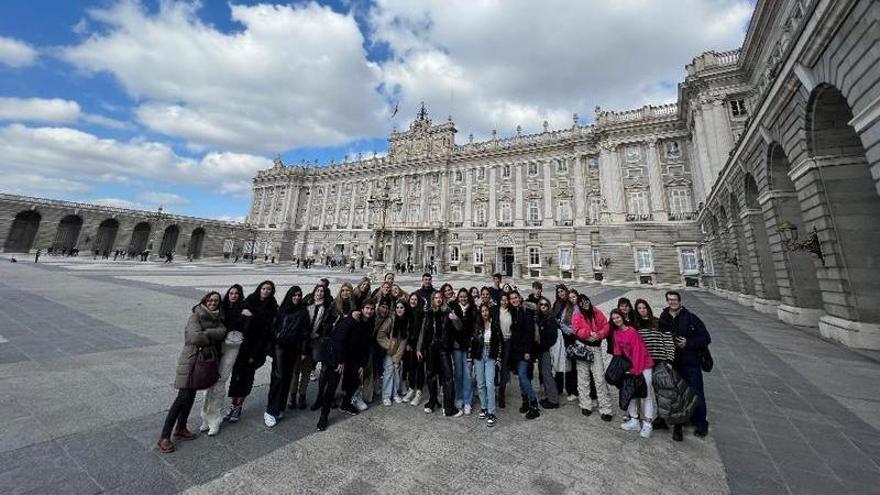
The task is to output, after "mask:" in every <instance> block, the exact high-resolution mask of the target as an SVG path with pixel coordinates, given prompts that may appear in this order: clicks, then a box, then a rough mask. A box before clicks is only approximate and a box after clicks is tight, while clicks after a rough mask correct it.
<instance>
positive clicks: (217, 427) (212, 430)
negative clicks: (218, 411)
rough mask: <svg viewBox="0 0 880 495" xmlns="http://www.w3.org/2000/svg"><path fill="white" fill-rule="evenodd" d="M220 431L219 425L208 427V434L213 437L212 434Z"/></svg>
mask: <svg viewBox="0 0 880 495" xmlns="http://www.w3.org/2000/svg"><path fill="white" fill-rule="evenodd" d="M218 433H220V427H219V426H215V427H213V428H208V436H209V437H213V436H214V435H216V434H218Z"/></svg>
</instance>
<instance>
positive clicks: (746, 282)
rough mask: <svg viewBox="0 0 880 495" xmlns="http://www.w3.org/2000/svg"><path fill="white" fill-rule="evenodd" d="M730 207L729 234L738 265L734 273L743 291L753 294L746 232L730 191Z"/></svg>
mask: <svg viewBox="0 0 880 495" xmlns="http://www.w3.org/2000/svg"><path fill="white" fill-rule="evenodd" d="M727 203H728V205H729V207H730V215H731V217H730V219H731V223H730V226H731V235H732V236H733V249H734V252H735V253H736V259H737V261H738V263H737V264H738V266H736V267H735V268H736V274H737V277H738V279H739V285H740V288H741V290H742V292H743V293H745V294H749V295H755V283H754V278H753V276H752V260H751V258H750V257H749V250H748V249H747V247H746V234H745V231H744V229H743V225H742V219H741V211H740V209H741V208H740V204H739V201H738V200H737V198H736V195H735V194H733V192H732V191H731V192H730V194H729V197H728V200H727Z"/></svg>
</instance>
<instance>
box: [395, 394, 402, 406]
mask: <svg viewBox="0 0 880 495" xmlns="http://www.w3.org/2000/svg"><path fill="white" fill-rule="evenodd" d="M401 402H403V397H401V396H399V395H395V396H394V403H395V404H400V403H401Z"/></svg>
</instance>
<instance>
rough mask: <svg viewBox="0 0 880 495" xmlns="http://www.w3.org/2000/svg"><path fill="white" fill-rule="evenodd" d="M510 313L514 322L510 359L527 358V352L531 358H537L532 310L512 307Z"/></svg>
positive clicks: (512, 360)
mask: <svg viewBox="0 0 880 495" xmlns="http://www.w3.org/2000/svg"><path fill="white" fill-rule="evenodd" d="M510 315H511V316H512V317H513V324H512V325H511V326H510V359H511V362H512V363H516V362H518V361H522V360H523V359H525V356H524V355H525V354H530V356H529V359H534V358H535V355H534V354H535V348H536V346H535V345H536V342H535V319H534V317H532V312H531V311H526V310H525V309H524V308H514V307H513V306H511V307H510Z"/></svg>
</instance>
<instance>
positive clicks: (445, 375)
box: [158, 272, 710, 453]
mask: <svg viewBox="0 0 880 495" xmlns="http://www.w3.org/2000/svg"><path fill="white" fill-rule="evenodd" d="M501 281H502V280H501V275H500V274H495V275H494V276H493V284H492V286H487V287H483V288H482V289H477V288H476V287H472V288H470V289H467V288H461V289H458V291H456V290H455V289H454V288H453V287H452V286H451V285H450V284H443V285H442V286H441V287H440V289H439V290H436V289H435V288H434V286H433V285H432V283H433V277H432V275H431V273H425V274H423V275H422V283H421V287H420V288H419V289H417V290H415V291H414V292H412V293H409V294H408V293H406V292H405V291H404V290H403V289H401V287H400V286H399V285H397V284H396V283H395V282H394V274H393V273H390V272H389V273H387V274H386V275H385V277H384V280H383V282H382V284H381V285H380V286H379V287H378V288H377V289H375V290H371V283H370V280H369V278H367V277H364V278H363V279H362V280H361V281H360V282H359V283H358V284H357V286H352V285H351V284H350V283H347V282H346V283H343V284H342V285H341V286H340V289H339V292H338V293H337V295H336V297H333V296H331V294H330V289H329V281H328V280H327V279H322V280H321V282H320V283H319V284H318V285H317V286H315V288H314V289H313V290H312V291H311V292H309V293H304V291H303V290H302V289H301V288H300V287H299V286H293V287H291V288H290V289H288V290H287V292H286V293H285V295H284V297H283V298H282V299H281V304H280V305H279V304H278V302H277V299H276V297H275V296H276V293H275V284H274V283H273V282H271V281H268V280H267V281H264V282H262V283H260V284H259V285H258V286H257V289H256V290H255V291H254V292H253V293H251V294H250V295H248V296H247V297H245V296H244V290H243V288H242V287H241V286H240V285H238V284H236V285H233V286H232V287H230V288H229V289H228V290H227V291H226V294H225V295H224V296H221V295H220V294H219V293H218V292H209V293H208V294H206V295H205V296H204V297H203V298H202V300H201V301H200V302H199V304H197V305H196V306H195V307H193V310H192V314H191V315H190V316H189V320H188V321H187V324H186V330H185V345H184V347H183V350H182V351H181V354H180V357H179V359H178V364H177V375H176V379H175V384H174V385H175V388H177V389H178V395H177V397H176V398H175V400H174V402H173V404H172V406H171V408H170V409H169V411H168V414H167V416H166V419H165V424H164V427H163V429H162V434H161V436H160V440H159V442H158V448H159V450H160V451H161V452H166V453H167V452H172V451H174V443H173V440H189V439H192V438H195V437H196V436H197V435H196V434H194V433H192V432H190V431H189V430H188V429H187V420H188V418H189V413H190V410H191V408H192V406H193V404H194V401H195V397H196V392H197V390H206V395H205V401H204V405H203V408H202V411H201V416H202V426H201V428H200V430H201V431H202V432H207V434H208V435H209V436H213V435H216V434H217V433H218V432H219V430H220V426H221V424H222V423H223V422H224V421H226V422H229V423H235V422H237V421H238V420H239V418H240V417H241V414H242V408H243V405H244V401H245V399H246V398H247V397H248V396H249V395H250V393H251V391H252V389H253V385H254V377H255V374H256V372H257V370H259V369H260V368H261V367H262V366H263V365H265V364H266V361H267V357H271V358H272V359H271V380H270V384H269V391H268V400H267V404H266V410H265V412H264V414H263V419H264V422H265V424H266V426H267V427H270V428H271V427H274V426H275V425H276V424H277V422H278V421H279V420H281V419H283V417H284V415H285V412H286V411H287V410H295V409H300V410H302V409H306V408H307V407H308V405H307V403H306V393H307V390H308V387H309V382H310V381H311V380H312V379H314V378H315V376H314V375H315V374H316V375H317V380H316V381H317V387H318V390H317V395H316V399H315V401H314V403H313V404H312V405H311V410H313V411H318V410H320V415H319V419H318V424H317V428H318V430H320V431H323V430H325V429H326V428H327V427H328V424H329V415H330V411H331V409H333V408H336V407H338V409H339V410H341V411H343V412H346V413H349V414H352V415H356V414H359V413H360V412H363V411H364V410H366V409H367V408H368V407H369V406H368V404H369V403H371V402H373V401H374V400H375V399H381V403H382V405H383V406H392V405H394V404H402V403H406V404H409V405H411V406H416V407H422V408H423V410H424V412H425V413H429V414H430V413H433V412H434V411H435V410H438V409H439V410H441V411H442V414H443V415H444V416H447V417H454V418H455V417H461V416H465V415H471V414H473V412H474V409H475V408H474V397H473V396H474V393H473V388H474V381H476V389H477V390H476V392H477V393H476V395H477V398H478V400H479V412H478V417H479V418H480V419H481V420H484V421H485V422H486V425H487V426H489V427H492V426H494V425H495V424H496V423H497V421H498V409H504V408H505V407H506V389H507V385H508V384H509V382H510V380H511V375H512V374H515V375H516V376H517V379H518V382H519V388H520V394H521V399H522V403H521V406H520V408H519V412H520V413H521V414H523V415H524V416H525V418H526V419H535V418H537V417H539V416H540V415H541V409H542V408H543V409H555V408H558V407H559V402H560V395H561V394H562V393H564V392H567V393H568V396H567V400H568V401H572V402H573V401H577V402H578V404H579V406H580V409H581V412H582V414H583V415H584V416H589V415H591V414H592V413H593V412H594V411H596V410H598V413H599V415H600V417H601V419H602V420H604V421H611V420H612V418H613V405H612V392H611V390H610V388H609V384H608V383H606V379H605V376H606V368H608V367H609V363H610V364H615V365H616V364H619V363H614V362H612V360H620V361H621V362H625V365H626V367H625V368H624V371H625V374H626V375H625V376H626V377H627V378H628V379H630V381H636V382H638V384H640V385H641V390H642V392H641V393H639V392H638V390H639V387H638V384H637V385H636V386H635V389H634V390H636V393H635V394H630V393H629V392H627V400H626V401H625V402H624V401H623V400H620V401H619V402H620V408H621V409H622V410H625V411H626V414H625V417H624V422H623V423H622V424H621V428H623V429H624V430H629V431H638V432H640V434H641V436H642V437H645V438H648V437H650V436H651V433H652V431H653V429H655V428H668V425H667V424H665V423H666V422H665V421H664V418H663V417H658V408H657V397H656V396H655V393H654V388H656V387H657V383H654V384H653V386H652V378H653V375H652V373H653V371H654V370H656V369H659V368H658V367H660V368H662V369H663V370H674V374H675V376H677V377H680V378H679V381H680V382H681V383H685V382H686V385H685V386H683V388H684V389H685V390H687V391H688V393H689V394H691V396H692V397H693V398H694V399H695V400H694V401H693V402H694V405H693V406H692V408H691V409H690V410H688V414H687V416H688V417H687V418H686V420H687V419H689V420H690V422H691V423H692V424H693V425H694V426H695V434H696V435H697V436H705V435H706V434H707V432H708V422H707V420H706V405H705V395H704V392H703V381H702V372H703V370H702V369H701V359H702V356H703V355H704V354H705V353H706V352H708V351H707V350H708V345H709V343H710V338H709V334H708V332H707V330H706V327H705V325H704V324H703V322H702V321H701V320H700V319H699V318H698V317H697V316H696V315H695V314H693V313H691V312H689V311H688V310H687V309H685V308H684V307H683V306H682V305H681V294H680V293H679V292H677V291H668V292H667V293H666V301H667V304H668V306H667V307H666V308H665V309H664V310H663V311H662V313H661V315H660V317H659V318H658V317H655V316H654V313H653V310H652V308H651V306H650V305H649V304H648V302H647V301H645V300H642V299H639V300H637V301H636V302H635V304H633V303H632V302H630V301H629V300H628V299H625V298H623V299H620V301H619V302H618V305H617V307H616V308H615V309H613V310H612V311H611V312H610V313H609V315H608V316H606V315H605V314H604V313H603V312H602V311H601V310H600V309H599V308H597V307H595V306H593V305H592V302H591V301H590V298H589V297H588V296H587V295H586V294H581V293H579V292H578V291H577V290H575V289H572V288H568V287H566V286H564V285H558V286H556V289H555V298H554V301H553V302H551V301H550V300H549V299H548V298H546V297H544V295H543V286H542V284H541V283H540V282H535V283H534V284H533V285H532V291H531V293H530V294H529V296H528V297H527V298H524V297H523V296H522V295H521V294H520V292H519V291H518V290H517V289H516V287H511V286H509V285H508V284H504V285H503V286H502V285H501ZM535 364H537V365H538V366H537V367H538V376H539V383H540V386H541V388H543V395H544V398H543V399H542V400H541V401H540V402H539V401H538V400H537V395H538V394H537V392H536V390H535V387H534V386H533V379H534V368H535ZM205 370H207V371H205ZM669 372H670V371H664V376H667V374H668V373H669ZM206 373H207V374H209V375H212V376H211V377H210V379H208V380H207V381H206V379H205V378H204V377H205V375H206ZM636 379H637V380H636ZM340 383H341V389H342V396H341V400H340V401H339V402H337V388H339V385H340ZM615 385H618V386H620V384H619V383H615ZM425 388H427V401H424V395H425ZM623 390H624V388H621V391H622V392H621V395H623ZM627 390H631V388H627ZM658 394H659V392H658ZM227 396H228V397H229V398H230V399H231V406H229V407H226V408H224V404H225V402H226V397H227ZM629 397H633V398H632V399H629ZM691 411H693V413H692V414H691ZM672 426H673V439H674V440H677V441H681V440H682V422H681V421H676V422H675V424H673V425H672Z"/></svg>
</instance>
